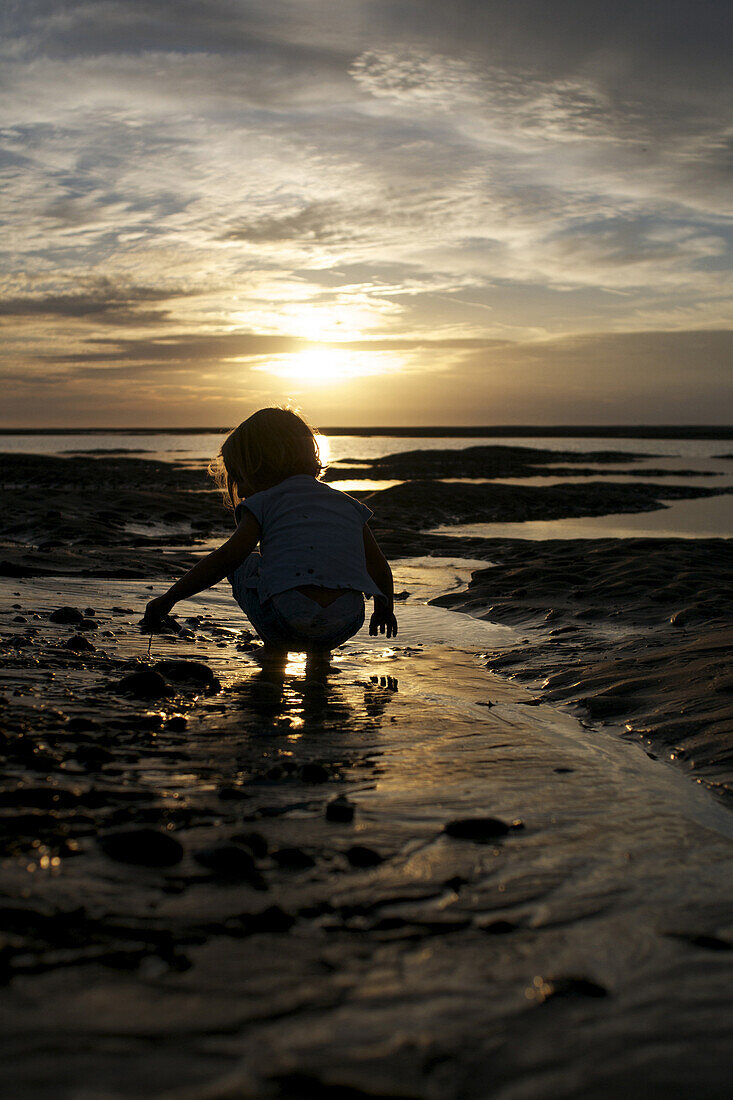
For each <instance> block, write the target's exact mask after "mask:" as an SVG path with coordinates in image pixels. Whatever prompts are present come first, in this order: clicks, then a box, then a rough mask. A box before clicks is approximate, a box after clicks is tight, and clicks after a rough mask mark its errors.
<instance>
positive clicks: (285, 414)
mask: <svg viewBox="0 0 733 1100" xmlns="http://www.w3.org/2000/svg"><path fill="white" fill-rule="evenodd" d="M322 469H323V466H322V464H321V456H320V453H319V450H318V443H317V442H316V439H315V436H314V434H313V429H312V428H310V427H309V426H308V425H307V424H306V422H305V420H302V419H301V417H299V416H298V415H297V413H294V412H293V410H292V409H287V408H286V409H260V410H259V412H256V413H253V414H252V416H250V417H249V418H248V419H247V420H245V421H243V423H241V424H240V425H239V427H238V428H235V429H234V431H233V432H231V433H230V434H229V435H228V436H227V438H226V439H225V440H224V442H223V443H222V445H221V449H220V451H219V454H218V455H217V456H216V457H215V458H214V459H212V461H211V462H210V463H209V473H210V474H211V476H212V477H213V479H214V481H215V482H216V484H217V485H218V487H219V488H220V489H221V490H222V492H223V494H224V503H225V504H226V505H227V507H228V508H235V507H236V505H237V503H238V501H239V500H243V499H244V497H245V496H246V495H247V494H249V493H251V492H253V491H254V492H259V491H260V490H261V489H270V488H272V486H273V485H278V484H279V483H280V482H281V481H284V480H285V478H286V477H292V476H293V475H294V474H311V475H312V476H313V477H318V475H319V474H320V472H321V470H322ZM245 487H246V488H245Z"/></svg>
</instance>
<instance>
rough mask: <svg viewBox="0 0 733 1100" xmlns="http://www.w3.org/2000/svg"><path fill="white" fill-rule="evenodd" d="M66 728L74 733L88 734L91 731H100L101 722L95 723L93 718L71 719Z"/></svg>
mask: <svg viewBox="0 0 733 1100" xmlns="http://www.w3.org/2000/svg"><path fill="white" fill-rule="evenodd" d="M66 728H67V730H70V731H71V732H72V733H87V732H88V731H89V730H98V729H99V722H95V721H94V720H93V719H92V718H82V717H78V718H70V719H69V721H68V722H67V723H66Z"/></svg>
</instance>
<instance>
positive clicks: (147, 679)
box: [114, 668, 171, 699]
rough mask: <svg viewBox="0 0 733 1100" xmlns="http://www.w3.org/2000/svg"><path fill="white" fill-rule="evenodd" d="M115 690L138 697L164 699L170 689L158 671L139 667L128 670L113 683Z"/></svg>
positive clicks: (169, 692)
mask: <svg viewBox="0 0 733 1100" xmlns="http://www.w3.org/2000/svg"><path fill="white" fill-rule="evenodd" d="M114 686H115V690H116V691H120V692H123V693H124V694H125V695H135V696H137V698H138V699H164V698H165V696H167V695H170V694H171V689H170V687H169V686H168V684H167V683H166V682H165V680H164V679H163V677H162V676H161V675H160V673H159V672H156V671H155V669H153V668H141V669H140V670H139V671H138V672H130V673H129V674H128V675H127V676H123V677H122V679H121V680H120V681H119V682H118V683H117V684H115V685H114Z"/></svg>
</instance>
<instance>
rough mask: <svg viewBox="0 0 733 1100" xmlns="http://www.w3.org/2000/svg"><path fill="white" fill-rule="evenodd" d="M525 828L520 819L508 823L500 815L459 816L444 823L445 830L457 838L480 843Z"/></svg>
mask: <svg viewBox="0 0 733 1100" xmlns="http://www.w3.org/2000/svg"><path fill="white" fill-rule="evenodd" d="M523 828H524V824H523V823H522V822H521V821H519V820H515V821H512V822H509V823H507V822H506V821H501V820H500V819H499V818H498V817H459V818H455V819H454V820H453V821H449V822H448V823H447V824H446V825H444V826H443V832H444V833H447V835H448V836H451V837H454V838H455V839H457V840H473V841H476V842H477V843H479V844H480V843H482V842H484V841H488V840H496V838H497V837H501V836H506V835H507V834H508V833H511V832H514V831H516V830H518V829H523Z"/></svg>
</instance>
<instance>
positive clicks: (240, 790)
mask: <svg viewBox="0 0 733 1100" xmlns="http://www.w3.org/2000/svg"><path fill="white" fill-rule="evenodd" d="M216 793H217V794H218V795H219V798H221V799H222V801H223V802H235V801H238V800H239V799H242V798H251V797H252V795H251V794H250V792H249V791H246V790H245V789H244V787H233V786H222V787H219V788H218V790H217V792H216Z"/></svg>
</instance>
